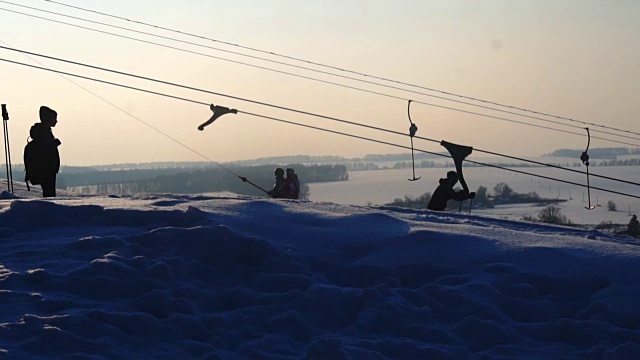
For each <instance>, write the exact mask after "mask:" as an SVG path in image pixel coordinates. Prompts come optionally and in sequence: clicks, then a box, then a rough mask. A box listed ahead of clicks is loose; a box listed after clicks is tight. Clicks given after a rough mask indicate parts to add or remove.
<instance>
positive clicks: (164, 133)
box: [0, 40, 240, 177]
mask: <svg viewBox="0 0 640 360" xmlns="http://www.w3.org/2000/svg"><path fill="white" fill-rule="evenodd" d="M0 43H2V44H5V45H6V46H9V47H10V45H9V44H7V43H6V42H4V41H2V40H0ZM23 55H24V56H26V57H27V58H28V59H30V60H31V61H33V62H35V63H37V64H39V65H40V67H37V66H32V65H29V64H22V63H19V62H14V61H10V60H5V59H2V61H5V62H10V63H15V64H20V65H24V66H31V67H34V68H37V69H40V70H47V71H50V72H53V73H56V74H57V75H59V76H61V77H62V78H63V79H65V80H66V81H68V82H70V83H72V84H73V85H75V86H77V87H79V88H81V89H82V90H84V91H86V92H87V93H89V94H91V95H93V96H95V97H97V98H98V99H100V100H101V101H103V102H105V103H107V104H108V105H110V106H112V107H114V108H115V109H117V110H119V111H120V112H122V113H124V114H126V115H128V116H130V117H131V118H133V119H135V120H137V121H138V122H140V123H142V124H144V125H145V126H147V127H149V128H150V129H152V130H154V131H156V132H158V133H159V134H161V135H163V136H164V137H166V138H168V139H170V140H172V141H173V142H175V143H177V144H178V145H180V146H182V147H184V148H185V149H187V150H189V151H191V152H193V153H194V154H196V155H198V156H200V157H202V158H203V159H205V160H207V161H209V162H210V163H212V164H214V165H216V166H218V167H220V168H222V169H223V170H225V171H227V172H229V173H230V174H232V175H235V176H238V177H240V175H238V174H236V173H235V172H233V171H232V170H230V169H228V168H227V167H225V166H224V165H222V164H220V163H219V162H216V161H214V160H212V159H211V158H209V157H207V156H206V155H204V154H203V153H201V152H199V151H197V150H195V149H194V148H192V147H190V146H189V145H187V144H185V143H184V142H182V141H180V140H178V139H176V138H175V137H173V136H171V135H169V134H167V133H166V132H164V131H162V130H160V129H158V128H156V127H155V126H153V125H151V124H149V123H148V122H146V121H144V120H142V119H141V118H139V117H138V116H135V115H134V114H132V113H130V112H128V111H126V110H125V109H123V108H121V107H119V106H118V105H116V104H114V103H113V102H111V101H109V100H107V99H106V98H104V97H102V96H100V95H98V94H96V93H95V92H93V91H91V90H89V89H87V88H86V87H84V86H82V85H80V84H78V83H77V82H75V81H73V80H71V79H70V78H68V77H66V76H65V75H69V76H74V77H77V78H82V79H85V80H92V81H95V82H101V83H104V84H109V85H114V86H119V87H125V88H129V89H131V90H137V91H144V92H148V93H151V94H154V95H161V96H165V97H169V98H172V99H176V100H182V101H187V102H192V103H197V104H201V105H202V104H203V105H208V104H206V103H203V102H194V101H193V100H190V99H187V98H181V97H178V96H173V95H168V94H161V93H157V92H154V91H146V90H143V89H136V88H133V87H128V86H126V85H121V84H116V83H111V82H108V81H103V80H99V79H93V78H88V77H83V76H81V75H77V74H71V73H65V72H61V71H58V70H55V69H51V68H49V67H47V66H46V65H44V64H42V63H41V62H39V61H38V60H36V59H34V58H32V57H30V56H29V55H27V54H23Z"/></svg>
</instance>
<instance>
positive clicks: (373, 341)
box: [0, 188, 640, 360]
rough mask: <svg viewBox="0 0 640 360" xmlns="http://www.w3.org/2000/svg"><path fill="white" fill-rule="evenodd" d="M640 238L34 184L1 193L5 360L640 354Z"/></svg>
mask: <svg viewBox="0 0 640 360" xmlns="http://www.w3.org/2000/svg"><path fill="white" fill-rule="evenodd" d="M63 195H65V194H63ZM66 195H69V194H66ZM639 245H640V242H639V241H638V239H633V238H629V237H626V236H613V235H609V234H604V233H600V232H598V231H585V230H578V229H573V228H566V227H558V226H547V225H540V224H531V223H526V222H521V221H508V220H499V219H492V218H486V217H482V216H476V215H471V216H467V215H464V214H457V213H456V214H451V213H435V212H430V211H415V210H408V209H400V208H389V207H367V206H347V205H336V204H333V203H314V202H298V201H291V200H273V199H263V198H254V197H244V196H237V195H233V194H200V195H192V196H183V195H176V194H141V195H138V196H132V197H118V196H89V197H79V196H61V197H58V198H56V199H54V200H43V199H40V198H39V193H38V192H35V193H34V192H31V193H27V192H25V191H24V189H23V188H20V189H17V191H16V195H12V194H9V193H7V192H3V193H2V195H0V254H1V255H0V301H1V303H2V307H1V310H0V357H1V358H8V359H34V358H42V359H51V358H64V359H85V358H92V359H102V358H104V359H132V358H136V359H142V358H153V359H178V358H179V359H190V358H193V359H607V360H610V359H638V358H640V310H639V309H638V306H637V305H638V299H639V298H640V246H639Z"/></svg>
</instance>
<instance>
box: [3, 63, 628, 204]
mask: <svg viewBox="0 0 640 360" xmlns="http://www.w3.org/2000/svg"><path fill="white" fill-rule="evenodd" d="M0 61H4V62H8V63H12V64H16V65H22V66H26V67H31V68H35V69H40V70H44V71H49V72H55V73H59V74H64V75H69V76H74V77H78V78H81V79H85V80H91V81H94V82H99V83H104V84H108V85H113V86H117V87H122V88H126V89H130V90H136V91H140V92H145V93H149V94H154V95H159V96H163V97H167V98H172V99H176V100H182V101H186V102H190V103H195V104H199V105H209V104H208V103H205V102H202V101H197V100H193V99H189V98H184V97H179V96H175V95H170V94H166V93H162V92H158V91H153V90H147V89H142V88H139V87H134V86H129V85H124V84H120V83H116V82H112V81H106V80H101V79H97V78H92V77H88V76H84V75H78V74H73V73H69V72H65V71H60V70H55V69H50V68H45V67H41V66H36V65H31V64H25V63H21V62H18V61H13V60H8V59H4V58H0ZM123 74H124V73H123ZM129 75H130V76H133V77H138V78H143V79H148V80H150V81H155V82H158V83H164V84H173V83H169V82H164V81H161V80H155V79H151V78H144V77H140V76H137V75H133V74H129ZM175 86H178V87H183V88H187V89H192V90H198V91H202V92H206V93H209V94H213V95H219V96H222V97H227V98H232V99H237V100H241V101H246V102H250V103H254V104H260V105H265V106H270V107H275V108H278V109H283V110H289V111H292V112H297V113H300V114H305V115H311V116H316V117H320V118H324V119H328V120H333V121H338V122H342V123H347V124H351V125H356V126H360V127H365V128H370V129H375V130H380V131H384V132H388V133H393V134H398V135H405V134H403V133H400V132H397V131H393V130H389V129H384V128H379V127H374V126H370V125H365V124H360V123H357V122H352V121H347V120H343V119H338V118H334V117H329V116H324V115H319V114H314V113H311V112H306V111H301V110H295V109H291V108H286V107H282V106H277V105H273V104H268V103H263V102H259V101H255V100H250V99H243V98H240V97H236V96H232V95H227V94H221V93H215V92H211V91H207V90H202V89H197V88H191V87H188V86H184V85H179V84H175ZM238 113H241V114H246V115H251V116H255V117H260V118H264V119H270V120H276V121H280V122H284V123H289V124H296V125H298V126H303V127H307V128H312V129H316V130H323V131H328V132H331V133H335V134H340V135H345V136H350V137H353V138H358V139H364V140H369V141H374V142H377V143H381V144H386V145H390V146H394V147H398V148H402V149H410V148H409V147H407V146H404V145H398V144H393V143H390V142H385V141H381V140H375V139H370V138H366V137H362V136H357V135H351V134H347V133H342V132H337V131H333V130H328V129H323V128H319V127H314V126H310V125H305V124H300V123H295V122H290V121H287V120H283V119H279V118H275V117H272V116H266V115H261V114H256V113H251V112H245V111H240V110H238ZM416 138H419V139H422V140H426V141H431V142H438V143H439V141H438V140H434V139H428V138H422V137H416ZM415 150H416V151H420V152H423V153H427V154H432V155H436V156H442V157H449V156H448V155H444V154H441V153H436V152H430V151H426V150H423V149H417V148H415ZM475 150H476V151H478V152H486V151H484V150H480V149H475ZM492 154H495V155H498V156H505V155H502V154H499V153H492ZM506 157H509V156H506ZM511 158H514V157H511ZM522 160H524V161H528V160H526V159H522ZM465 161H467V162H469V163H472V164H477V165H481V166H488V167H494V168H499V169H502V170H506V171H512V172H517V173H520V174H524V175H531V176H536V177H539V178H544V179H548V180H554V181H559V182H563V183H567V184H572V185H576V186H582V187H586V185H584V184H580V183H575V182H571V181H566V180H562V179H557V178H552V177H548V176H544V175H539V174H534V173H529V172H525V171H521V170H515V169H509V168H506V167H502V166H498V165H494V164H487V163H482V162H477V161H473V160H468V159H465ZM538 164H540V165H544V166H549V167H554V168H559V169H563V170H568V171H572V172H578V173H581V174H585V173H584V172H581V171H578V170H573V169H567V168H563V167H559V166H555V165H550V164H543V163H538ZM234 174H235V173H234ZM236 175H237V174H236ZM591 176H593V177H600V178H604V179H607V180H612V181H617V182H623V183H627V184H632V185H636V186H640V183H635V182H631V181H627V180H623V179H617V178H613V177H607V176H603V175H598V174H591ZM591 188H592V189H596V190H601V191H605V192H610V193H614V194H618V195H624V196H630V197H636V198H640V196H636V195H631V194H627V193H622V192H618V191H615V190H609V189H603V188H599V187H594V186H591Z"/></svg>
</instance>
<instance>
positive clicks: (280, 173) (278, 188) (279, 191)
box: [267, 168, 285, 198]
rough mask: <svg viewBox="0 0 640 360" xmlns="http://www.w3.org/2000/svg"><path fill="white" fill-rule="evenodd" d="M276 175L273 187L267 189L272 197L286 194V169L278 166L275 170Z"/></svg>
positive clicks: (281, 196)
mask: <svg viewBox="0 0 640 360" xmlns="http://www.w3.org/2000/svg"><path fill="white" fill-rule="evenodd" d="M274 175H275V176H276V181H275V183H274V184H273V189H271V190H269V191H267V194H269V196H270V197H272V198H283V197H285V194H284V181H285V180H284V170H283V169H282V168H276V169H275V170H274Z"/></svg>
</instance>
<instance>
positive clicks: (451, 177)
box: [427, 171, 476, 211]
mask: <svg viewBox="0 0 640 360" xmlns="http://www.w3.org/2000/svg"><path fill="white" fill-rule="evenodd" d="M457 182H458V173H456V172H455V171H449V172H448V173H447V177H446V178H442V179H440V185H438V187H437V188H436V190H435V191H434V192H433V195H432V196H431V201H429V205H427V209H429V210H435V211H443V210H444V209H445V208H446V207H447V201H449V200H456V201H463V200H467V199H473V198H475V197H476V193H474V192H471V193H469V192H468V191H466V190H460V191H455V190H453V187H454V185H455V184H456V183H457Z"/></svg>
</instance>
